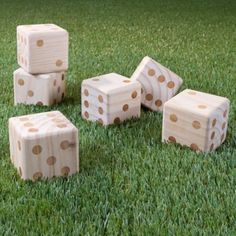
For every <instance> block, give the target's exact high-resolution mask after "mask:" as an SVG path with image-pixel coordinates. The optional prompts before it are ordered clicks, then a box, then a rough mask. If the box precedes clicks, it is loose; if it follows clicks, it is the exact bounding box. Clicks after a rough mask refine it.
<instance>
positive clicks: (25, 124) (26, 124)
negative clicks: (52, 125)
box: [24, 122, 34, 127]
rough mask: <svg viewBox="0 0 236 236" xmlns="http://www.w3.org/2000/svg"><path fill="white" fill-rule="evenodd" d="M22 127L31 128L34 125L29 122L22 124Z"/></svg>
mask: <svg viewBox="0 0 236 236" xmlns="http://www.w3.org/2000/svg"><path fill="white" fill-rule="evenodd" d="M24 126H25V127H31V126H34V124H33V123H31V122H27V123H24Z"/></svg>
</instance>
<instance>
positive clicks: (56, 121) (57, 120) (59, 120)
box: [52, 118, 65, 123]
mask: <svg viewBox="0 0 236 236" xmlns="http://www.w3.org/2000/svg"><path fill="white" fill-rule="evenodd" d="M64 121H65V120H64V119H61V118H53V119H52V122H55V123H60V122H64Z"/></svg>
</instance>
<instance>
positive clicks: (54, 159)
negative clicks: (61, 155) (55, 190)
mask: <svg viewBox="0 0 236 236" xmlns="http://www.w3.org/2000/svg"><path fill="white" fill-rule="evenodd" d="M56 161H57V159H56V157H54V156H50V157H48V159H47V164H48V165H49V166H52V165H54V164H55V163H56Z"/></svg>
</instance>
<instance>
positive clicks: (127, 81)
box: [123, 79, 131, 83]
mask: <svg viewBox="0 0 236 236" xmlns="http://www.w3.org/2000/svg"><path fill="white" fill-rule="evenodd" d="M123 82H124V83H130V82H131V80H127V79H126V80H123Z"/></svg>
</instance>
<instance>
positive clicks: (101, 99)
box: [98, 95, 103, 103]
mask: <svg viewBox="0 0 236 236" xmlns="http://www.w3.org/2000/svg"><path fill="white" fill-rule="evenodd" d="M98 101H99V102H100V103H102V102H103V97H102V95H98Z"/></svg>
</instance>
